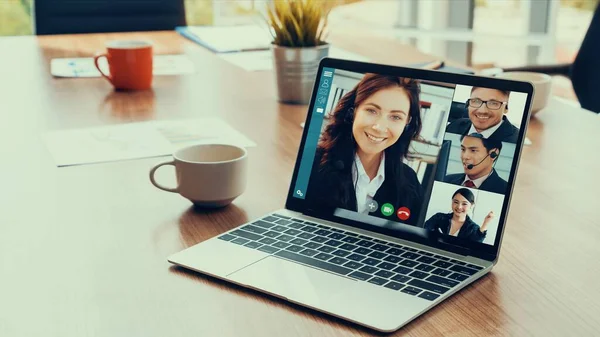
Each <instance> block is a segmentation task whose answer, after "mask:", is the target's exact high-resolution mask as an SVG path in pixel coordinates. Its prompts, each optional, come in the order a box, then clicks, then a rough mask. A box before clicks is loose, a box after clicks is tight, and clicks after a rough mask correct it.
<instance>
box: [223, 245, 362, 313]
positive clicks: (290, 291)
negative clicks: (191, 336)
mask: <svg viewBox="0 0 600 337" xmlns="http://www.w3.org/2000/svg"><path fill="white" fill-rule="evenodd" d="M227 278H228V279H231V280H233V281H236V282H238V283H241V284H245V285H248V286H251V287H253V288H256V289H261V290H263V291H265V292H268V293H271V294H275V295H279V296H281V297H285V298H287V299H288V300H291V301H295V302H300V303H305V304H309V305H312V306H315V307H321V306H322V304H323V302H324V301H327V299H331V298H332V297H333V296H335V294H336V293H338V292H340V291H342V290H343V289H344V288H345V287H348V286H351V285H353V284H354V283H355V282H356V281H354V280H352V279H348V278H346V277H343V276H341V277H340V276H338V275H334V274H331V273H329V272H325V271H321V270H319V269H315V268H311V267H307V266H304V265H301V264H297V263H293V262H290V261H287V260H284V259H280V258H277V257H274V256H269V257H267V258H265V259H263V260H260V261H259V262H257V263H254V264H252V265H250V266H247V267H245V268H243V269H241V270H239V271H236V272H234V273H233V274H230V275H228V276H227Z"/></svg>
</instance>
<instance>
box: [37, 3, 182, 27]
mask: <svg viewBox="0 0 600 337" xmlns="http://www.w3.org/2000/svg"><path fill="white" fill-rule="evenodd" d="M183 1H184V0H35V2H34V5H35V32H36V34H37V35H48V34H78V33H110V32H131V31H153V30H173V29H174V28H175V27H176V26H185V25H186V20H185V7H184V2H183Z"/></svg>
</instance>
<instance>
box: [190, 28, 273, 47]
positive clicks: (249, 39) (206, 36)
mask: <svg viewBox="0 0 600 337" xmlns="http://www.w3.org/2000/svg"><path fill="white" fill-rule="evenodd" d="M187 29H188V30H189V32H191V33H192V34H193V35H194V36H195V39H196V42H198V43H200V44H202V45H203V46H205V47H207V48H209V49H211V50H212V51H214V52H216V53H228V52H238V51H247V50H260V49H269V47H270V45H271V41H272V40H273V38H272V36H271V34H269V31H268V30H267V29H266V28H265V27H264V26H259V25H255V24H248V25H236V26H188V27H187Z"/></svg>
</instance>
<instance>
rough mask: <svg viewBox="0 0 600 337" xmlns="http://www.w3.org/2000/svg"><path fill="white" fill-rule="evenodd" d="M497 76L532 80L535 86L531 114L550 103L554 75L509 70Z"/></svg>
mask: <svg viewBox="0 0 600 337" xmlns="http://www.w3.org/2000/svg"><path fill="white" fill-rule="evenodd" d="M496 77H499V78H505V79H509V80H516V81H526V82H531V83H532V84H533V87H534V93H533V102H532V103H531V114H532V115H534V114H535V113H536V112H538V111H540V110H542V109H543V108H545V107H546V105H548V100H549V99H550V93H551V91H552V77H550V76H549V75H546V74H542V73H534V72H529V71H508V72H505V73H500V74H497V75H496Z"/></svg>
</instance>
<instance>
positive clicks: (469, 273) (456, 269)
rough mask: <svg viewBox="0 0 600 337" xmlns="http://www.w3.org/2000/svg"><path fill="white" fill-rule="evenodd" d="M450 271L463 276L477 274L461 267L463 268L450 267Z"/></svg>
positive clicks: (472, 270)
mask: <svg viewBox="0 0 600 337" xmlns="http://www.w3.org/2000/svg"><path fill="white" fill-rule="evenodd" d="M450 270H452V271H457V272H459V273H463V274H467V275H475V274H476V273H477V270H475V269H471V268H467V267H463V266H452V267H450Z"/></svg>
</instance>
